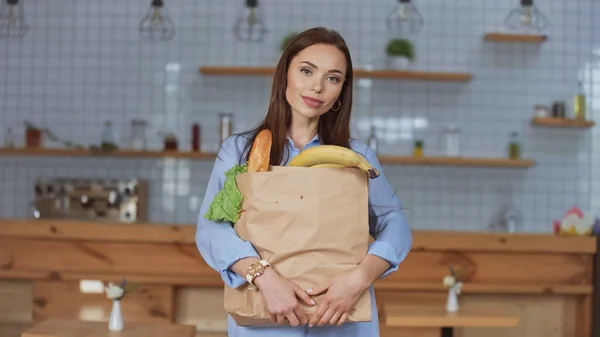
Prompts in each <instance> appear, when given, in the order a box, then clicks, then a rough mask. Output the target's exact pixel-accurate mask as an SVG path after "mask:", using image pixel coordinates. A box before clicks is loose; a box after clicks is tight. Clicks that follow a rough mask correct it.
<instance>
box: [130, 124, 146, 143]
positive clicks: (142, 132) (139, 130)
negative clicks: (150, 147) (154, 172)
mask: <svg viewBox="0 0 600 337" xmlns="http://www.w3.org/2000/svg"><path fill="white" fill-rule="evenodd" d="M146 125H147V123H146V121H145V120H143V119H132V120H131V149H133V150H146Z"/></svg>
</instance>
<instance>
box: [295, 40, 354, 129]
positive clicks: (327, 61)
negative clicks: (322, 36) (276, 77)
mask: <svg viewBox="0 0 600 337" xmlns="http://www.w3.org/2000/svg"><path fill="white" fill-rule="evenodd" d="M287 77H288V80H287V89H286V91H285V96H286V99H287V101H288V103H289V104H290V106H291V108H292V114H294V115H299V116H302V117H304V118H306V119H315V118H319V117H320V116H321V115H323V114H325V113H326V112H327V111H329V110H331V108H332V107H333V106H334V104H335V109H337V108H338V106H339V103H336V101H337V100H338V97H339V96H340V92H341V91H342V86H343V84H344V80H345V78H346V58H345V57H344V54H343V53H342V52H341V51H340V50H338V49H337V48H336V47H334V46H331V45H326V44H316V45H312V46H310V47H307V48H306V49H304V50H302V51H301V52H300V53H298V54H297V55H296V56H295V57H294V58H292V61H291V62H290V65H289V68H288V75H287Z"/></svg>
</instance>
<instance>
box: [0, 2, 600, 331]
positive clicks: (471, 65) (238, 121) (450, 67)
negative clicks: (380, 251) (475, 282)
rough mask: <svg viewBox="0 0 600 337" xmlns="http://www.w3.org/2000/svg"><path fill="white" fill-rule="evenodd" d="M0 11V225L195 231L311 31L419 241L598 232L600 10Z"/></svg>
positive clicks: (88, 7)
mask: <svg viewBox="0 0 600 337" xmlns="http://www.w3.org/2000/svg"><path fill="white" fill-rule="evenodd" d="M0 3H1V7H0V218H2V219H4V220H22V219H77V220H93V221H101V222H117V223H142V224H143V223H151V224H164V225H189V226H194V225H195V223H196V220H197V218H198V211H199V207H200V204H201V203H202V200H203V197H204V191H205V187H206V183H207V181H208V178H209V175H210V172H211V169H212V167H213V163H214V159H215V152H216V151H217V150H218V149H219V146H220V143H221V141H222V140H223V139H224V138H225V137H227V136H228V135H230V134H232V133H236V132H240V131H244V130H246V129H248V128H250V127H252V126H254V125H255V124H256V123H258V122H259V120H260V119H261V118H262V117H263V116H264V115H265V113H266V109H267V105H268V101H269V98H270V90H271V88H270V85H271V77H270V75H271V73H272V70H273V67H274V65H275V64H276V62H277V60H278V58H279V56H280V54H281V48H282V46H284V45H285V41H286V40H287V39H288V38H289V37H290V36H291V34H295V33H297V32H300V31H302V30H305V29H308V28H311V27H315V26H324V27H327V28H330V29H334V30H336V31H338V32H339V33H341V35H342V36H343V37H344V39H345V40H346V42H347V43H348V45H349V48H350V51H351V53H352V60H353V66H354V69H355V72H356V75H355V76H356V80H355V83H354V88H355V89H354V90H355V93H354V102H353V112H352V137H354V138H356V139H358V140H361V141H364V142H367V143H368V144H369V145H370V146H371V147H372V148H373V149H375V150H376V151H377V153H378V154H379V157H380V161H381V162H382V165H383V168H384V172H385V174H386V175H387V178H388V179H389V181H390V183H391V184H392V185H393V187H394V188H395V190H396V193H397V194H398V196H399V197H400V199H401V200H402V203H403V207H404V208H405V215H406V217H407V219H408V221H409V225H410V226H411V228H412V229H413V230H415V231H454V232H479V233H480V232H486V233H487V232H491V231H493V232H504V233H547V234H552V233H553V232H554V233H556V230H557V226H558V227H560V221H561V219H563V217H564V216H565V214H567V213H568V212H569V211H571V213H570V214H576V215H577V217H576V218H577V219H575V220H574V219H573V218H571V219H570V222H567V224H566V228H563V230H564V231H565V232H571V234H583V235H588V234H589V232H590V230H591V228H592V226H593V225H594V223H595V218H596V217H597V216H600V206H599V203H598V201H599V200H600V169H599V168H598V167H596V164H600V151H599V149H598V148H599V146H600V133H599V132H598V128H597V127H595V124H594V120H595V119H596V118H597V116H598V113H599V112H598V111H599V109H600V105H598V104H597V101H596V100H597V99H599V98H600V88H599V86H598V84H599V83H600V49H598V45H597V44H596V43H599V42H600V34H599V33H598V32H599V31H600V21H599V20H598V19H597V18H598V17H600V4H599V3H598V2H597V1H594V0H571V1H565V0H533V1H531V0H504V1H480V0H453V1H447V0H369V1H365V0H362V1H361V0H327V1H316V0H302V1H300V0H285V1H284V0H263V1H256V0H177V1H169V0H164V1H160V0H127V1H117V0H103V1H93V0H87V1H83V0H44V1H42V0H1V1H0ZM579 211H581V213H580V212H579ZM581 219H583V220H581ZM557 221H558V222H557ZM573 224H575V225H573ZM0 255H1V254H0ZM0 260H1V259H0ZM0 265H1V264H0ZM443 268H444V270H445V266H444V267H443ZM536 282H537V281H536ZM586 291H587V290H586ZM586 294H587V293H586ZM217 303H220V302H219V299H217ZM560 310H562V309H560ZM560 310H558V311H557V312H560ZM221 323H222V324H224V323H223V322H222V321H221ZM540 326H542V325H540ZM221 327H222V325H221ZM540 331H541V330H540Z"/></svg>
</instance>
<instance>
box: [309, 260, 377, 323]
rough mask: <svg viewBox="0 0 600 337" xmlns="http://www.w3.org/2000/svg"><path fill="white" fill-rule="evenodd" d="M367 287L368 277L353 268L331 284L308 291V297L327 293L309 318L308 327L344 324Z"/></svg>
mask: <svg viewBox="0 0 600 337" xmlns="http://www.w3.org/2000/svg"><path fill="white" fill-rule="evenodd" d="M369 285H370V283H369V281H368V277H367V276H366V275H365V274H364V273H363V271H362V270H361V269H359V268H354V269H352V270H350V271H349V272H346V273H344V274H342V275H339V276H337V277H336V278H334V279H333V280H332V281H331V283H328V284H324V285H320V286H318V287H316V288H314V289H309V290H308V291H307V292H308V294H310V295H319V294H322V293H324V292H327V294H326V295H325V296H324V297H323V301H322V302H321V303H320V304H319V306H318V307H317V311H316V312H315V314H314V315H313V316H312V317H311V319H310V322H309V326H311V327H312V326H314V325H325V324H337V325H341V324H342V323H344V322H345V321H346V320H347V319H348V315H350V312H351V311H352V310H353V309H354V307H355V306H356V303H357V302H358V300H359V299H360V297H361V296H362V294H363V293H364V291H365V290H367V289H368V288H369Z"/></svg>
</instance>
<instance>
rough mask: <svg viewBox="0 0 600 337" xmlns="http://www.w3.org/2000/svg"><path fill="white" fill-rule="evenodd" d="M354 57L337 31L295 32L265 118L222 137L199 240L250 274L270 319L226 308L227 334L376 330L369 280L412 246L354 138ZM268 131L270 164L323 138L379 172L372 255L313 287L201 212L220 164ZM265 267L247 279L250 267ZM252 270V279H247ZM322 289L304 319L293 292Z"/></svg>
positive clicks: (231, 270)
mask: <svg viewBox="0 0 600 337" xmlns="http://www.w3.org/2000/svg"><path fill="white" fill-rule="evenodd" d="M352 75H353V70H352V59H351V57H350V52H349V51H348V47H347V46H346V43H345V41H344V39H343V38H342V37H341V36H340V35H339V34H338V33H336V32H335V31H332V30H328V29H325V28H321V27H318V28H313V29H309V30H306V31H304V32H302V33H300V34H298V35H297V36H296V37H295V38H294V39H292V40H291V41H290V42H289V44H288V46H287V48H286V49H285V50H284V52H283V54H282V55H281V59H280V60H279V63H278V64H277V67H276V69H275V74H274V76H273V84H272V90H271V99H270V101H269V102H270V103H269V109H268V111H267V115H266V117H265V118H264V119H263V120H262V122H261V123H260V124H259V125H258V126H257V127H256V128H255V129H253V130H251V131H249V132H247V133H244V134H240V135H234V136H232V137H230V138H228V139H227V140H225V141H224V142H223V144H222V145H221V148H220V150H219V153H218V157H217V160H216V162H215V166H214V168H213V171H212V174H211V176H210V180H209V182H208V187H207V190H206V195H205V196H204V201H203V203H202V206H201V209H200V216H199V219H198V225H197V233H196V243H197V246H198V249H199V251H200V253H201V254H202V256H203V258H204V259H205V260H206V262H207V263H208V264H209V265H210V266H211V267H212V268H214V269H215V270H217V271H218V272H220V274H221V276H222V278H223V281H224V282H225V284H227V285H228V286H229V287H232V288H235V287H239V286H241V285H242V284H244V283H246V282H249V280H248V279H251V280H250V282H252V283H253V284H255V285H256V286H257V287H258V290H259V291H260V292H261V295H262V297H263V299H264V302H265V304H266V306H267V309H268V311H269V313H270V314H271V316H272V319H273V320H274V321H276V322H278V323H280V324H281V326H274V327H241V326H237V325H236V324H235V322H234V321H233V319H232V318H231V317H229V320H228V323H229V328H228V331H229V333H228V335H229V337H255V336H256V337H301V336H302V337H304V336H315V337H316V336H321V337H324V336H344V337H377V336H379V330H378V329H379V322H378V319H377V307H376V303H375V296H374V291H373V282H374V281H376V280H377V279H379V278H382V277H385V276H387V275H389V274H391V273H393V272H394V271H396V270H397V269H398V265H399V264H400V263H401V262H402V261H403V260H404V258H405V257H406V255H407V254H408V252H409V250H410V248H411V245H412V236H411V232H410V230H409V227H408V225H407V223H406V220H405V218H404V215H403V214H402V212H401V203H400V200H399V199H398V197H397V196H396V194H395V192H394V189H393V188H392V186H391V185H390V183H389V182H388V180H387V178H386V175H385V174H384V173H383V170H382V168H381V165H380V163H379V161H378V159H377V156H376V155H375V153H374V152H373V151H372V150H371V149H370V148H369V147H368V146H367V145H366V144H365V143H363V142H360V141H357V140H353V139H351V138H350V113H351V110H352V84H353V76H352ZM265 128H266V129H270V130H271V132H272V134H273V144H272V148H271V156H270V163H271V164H272V165H286V164H287V163H288V162H289V161H290V160H291V158H293V157H294V156H296V155H297V154H298V153H300V152H301V151H302V150H304V149H307V148H309V147H311V146H315V145H319V144H331V145H339V146H343V147H346V148H350V149H353V150H354V151H356V152H358V153H360V154H361V155H363V156H365V157H366V158H367V160H368V161H369V162H370V163H371V165H373V166H374V167H375V168H376V169H378V170H379V171H380V173H381V175H380V176H379V177H378V178H376V179H372V180H370V181H369V213H370V225H369V226H370V232H371V235H372V236H373V237H374V239H375V241H374V242H372V243H371V244H370V245H369V250H368V254H367V255H366V256H365V257H364V259H363V260H362V262H361V263H360V264H359V265H358V266H357V267H356V268H354V269H353V270H351V271H350V272H347V273H345V274H343V275H339V276H338V277H337V278H335V279H334V280H332V282H331V283H330V284H326V285H323V286H321V287H319V288H318V289H301V288H300V287H299V286H298V285H296V284H294V283H293V282H291V281H290V280H287V279H285V278H283V277H281V276H280V275H279V274H278V273H277V272H276V271H275V270H274V268H269V267H268V264H267V263H264V261H262V260H260V257H259V256H258V254H257V253H256V251H255V249H254V248H253V246H252V244H251V243H250V242H247V241H243V240H242V239H240V237H239V236H238V235H237V234H236V232H235V231H234V229H233V227H232V226H231V224H230V225H227V224H223V223H215V222H211V221H208V220H206V219H204V217H203V215H204V214H205V212H206V210H207V209H208V206H209V205H210V203H211V201H212V200H213V198H214V196H215V195H216V194H217V192H218V191H219V190H220V189H221V188H222V187H223V182H224V180H225V176H224V172H225V171H227V170H228V169H230V168H231V167H232V166H233V165H234V164H239V163H243V162H246V160H247V159H248V158H247V156H248V153H249V149H250V147H251V146H252V142H253V140H254V137H255V136H256V134H257V133H258V132H259V131H260V130H263V129H265ZM257 268H259V269H264V272H263V273H262V274H261V275H260V276H258V277H255V278H253V277H252V276H251V275H249V270H256V269H257ZM247 276H248V278H247ZM366 290H369V292H370V294H371V300H372V321H370V322H347V321H346V320H347V318H348V315H349V313H350V312H351V310H352V309H353V308H354V306H355V305H356V303H357V301H358V299H359V298H360V296H361V294H362V293H363V292H364V291H366ZM321 293H326V296H325V297H324V300H323V301H322V302H321V303H320V304H319V305H318V307H317V309H316V314H315V315H314V316H313V317H312V318H311V319H310V321H308V320H307V317H306V315H305V313H304V312H303V310H302V309H301V307H300V306H299V301H303V302H305V303H307V304H309V305H310V304H311V303H313V302H312V300H311V295H317V294H321Z"/></svg>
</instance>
